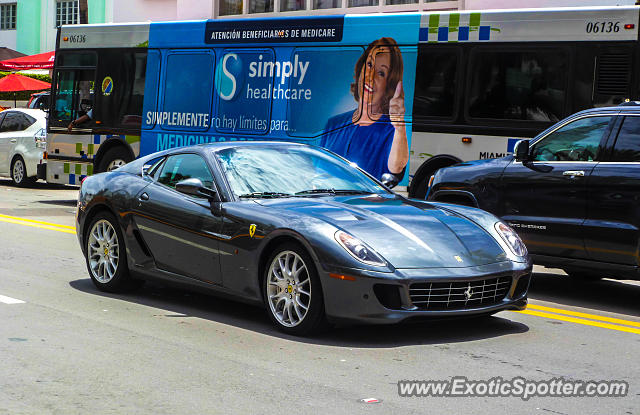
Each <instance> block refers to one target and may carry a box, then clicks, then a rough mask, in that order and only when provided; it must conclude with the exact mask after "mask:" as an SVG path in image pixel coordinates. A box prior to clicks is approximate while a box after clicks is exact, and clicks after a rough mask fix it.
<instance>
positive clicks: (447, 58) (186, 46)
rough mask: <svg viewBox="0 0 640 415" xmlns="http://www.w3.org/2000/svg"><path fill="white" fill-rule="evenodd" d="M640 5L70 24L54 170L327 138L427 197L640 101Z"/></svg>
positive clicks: (61, 36)
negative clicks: (439, 183) (180, 150)
mask: <svg viewBox="0 0 640 415" xmlns="http://www.w3.org/2000/svg"><path fill="white" fill-rule="evenodd" d="M639 11H640V8H639V7H635V6H622V7H590V8H557V9H518V10H493V11H479V12H473V11H464V12H428V13H427V12H424V13H398V14H392V13H390V14H366V15H351V14H349V15H331V16H305V17H285V18H258V19H215V20H202V21H185V22H158V23H156V22H152V23H137V24H101V25H72V26H63V27H62V28H60V29H59V31H58V39H57V46H56V60H55V67H54V73H53V83H52V96H53V99H52V100H51V106H50V108H49V116H48V125H47V155H46V157H47V163H46V172H45V173H44V174H43V175H42V176H46V180H47V181H48V182H51V183H66V184H79V182H80V181H81V180H82V178H83V177H84V176H86V175H90V174H93V173H96V172H101V171H107V170H112V169H114V168H117V167H118V166H120V165H122V164H124V163H126V162H129V161H131V160H133V159H134V158H136V157H138V156H139V155H146V154H149V153H152V152H155V151H159V150H164V149H167V148H172V147H180V146H187V145H192V144H198V143H208V142H215V141H228V140H284V141H297V142H304V143H309V144H313V145H321V146H324V147H326V148H328V149H329V150H331V151H334V152H336V153H337V154H340V155H343V156H345V157H346V158H347V159H349V160H351V161H353V162H354V163H356V164H358V165H359V166H360V167H361V168H363V169H364V170H365V171H367V172H369V173H370V174H372V175H373V176H377V178H378V179H380V175H381V174H383V173H391V174H393V175H395V177H396V178H397V181H398V182H399V184H400V185H401V186H407V190H408V193H409V195H410V196H412V197H424V194H425V192H426V186H427V182H428V180H429V178H430V176H431V175H432V174H433V173H434V172H435V171H436V170H437V169H438V168H442V167H445V166H448V165H452V164H454V163H458V162H461V161H466V160H473V159H479V158H494V157H501V156H504V155H507V154H508V153H510V152H511V151H512V150H513V146H514V144H515V142H516V141H518V140H519V139H522V138H530V137H533V136H534V135H535V134H537V133H538V132H540V131H541V130H543V129H544V128H546V127H548V126H550V125H551V124H553V123H554V122H556V121H558V120H560V119H562V118H564V117H565V116H567V115H569V114H571V113H573V112H575V111H578V110H581V109H585V108H590V107H594V106H606V105H611V104H617V103H619V102H621V101H623V100H625V99H632V100H635V99H638V95H639V93H638V92H639V89H640V85H639V84H638V75H637V74H638V64H639V63H638V59H640V53H638V51H637V49H638V24H639V23H640V21H639V17H640V13H639Z"/></svg>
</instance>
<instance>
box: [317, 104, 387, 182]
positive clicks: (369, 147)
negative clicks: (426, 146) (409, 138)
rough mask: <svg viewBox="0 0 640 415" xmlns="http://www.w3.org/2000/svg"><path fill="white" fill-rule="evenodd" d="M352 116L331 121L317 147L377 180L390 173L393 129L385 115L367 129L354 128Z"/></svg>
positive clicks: (349, 113)
mask: <svg viewBox="0 0 640 415" xmlns="http://www.w3.org/2000/svg"><path fill="white" fill-rule="evenodd" d="M352 116H353V111H347V112H345V113H343V114H340V115H336V116H335V117H332V118H330V119H329V121H328V122H327V125H326V127H325V129H324V134H323V136H322V139H321V140H320V145H321V146H322V147H324V148H326V149H328V150H331V151H333V152H334V153H336V154H339V155H341V156H342V157H344V158H346V159H347V160H349V161H352V162H354V163H356V164H358V166H359V167H360V168H361V169H363V170H365V171H366V172H367V173H369V174H370V175H372V176H373V177H375V178H377V179H380V178H381V177H382V175H383V174H384V173H390V172H389V168H388V167H387V165H388V161H389V153H391V144H392V143H393V134H394V133H395V128H393V125H392V124H391V120H390V119H389V116H388V115H386V114H385V115H383V116H382V117H380V119H379V120H378V121H377V122H374V123H373V124H371V125H367V126H361V125H357V124H353V121H352Z"/></svg>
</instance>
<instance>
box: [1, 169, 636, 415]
mask: <svg viewBox="0 0 640 415" xmlns="http://www.w3.org/2000/svg"><path fill="white" fill-rule="evenodd" d="M76 193H77V189H76V188H73V187H64V186H51V185H47V184H44V183H41V182H38V183H37V184H36V185H35V186H34V187H33V188H30V189H19V188H16V187H13V186H12V185H11V184H10V181H8V180H4V179H0V322H1V323H0V356H1V357H2V359H1V361H0V414H87V413H91V414H133V413H135V414H194V413H197V414H216V413H220V414H222V413H225V414H226V413H239V414H267V413H269V414H270V413H301V414H321V413H322V414H334V413H336V414H342V413H348V414H356V413H367V414H368V413H376V414H377V413H380V414H412V413H417V414H464V413H469V414H471V413H473V414H501V413H509V414H545V415H549V414H581V415H583V414H640V371H639V370H638V361H639V358H638V351H640V301H639V299H640V284H638V283H637V282H631V281H612V280H603V281H600V282H594V283H583V284H579V283H576V282H573V281H571V280H570V279H569V278H568V277H567V276H565V275H564V273H562V271H558V270H547V269H543V268H536V273H535V275H534V281H533V284H532V287H531V291H530V299H531V300H530V304H531V305H530V307H529V308H528V309H527V310H526V311H525V312H523V313H516V312H502V313H499V314H497V315H495V316H494V317H491V318H488V319H482V320H456V321H448V322H431V323H421V324H414V325H407V324H405V325H396V326H356V327H353V326H352V327H340V328H336V329H333V330H331V331H328V332H325V333H322V334H320V335H318V336H316V337H313V338H306V339H301V338H295V337H290V336H286V335H283V334H281V333H279V332H277V331H275V330H274V329H273V328H272V327H271V325H270V322H269V321H268V318H267V316H266V314H265V312H264V311H263V310H261V309H260V308H256V307H249V306H246V305H243V304H239V303H235V302H231V301H228V300H226V299H224V298H216V297H209V296H204V295H200V294H191V293H188V292H182V291H177V290H174V289H169V288H166V287H162V286H159V285H154V284H151V285H149V284H148V285H146V286H145V287H144V288H143V289H142V290H140V291H139V292H136V293H134V294H127V295H108V294H104V293H101V292H99V291H97V290H96V289H95V288H94V286H93V284H92V283H91V282H90V280H89V277H88V274H87V271H86V268H85V263H84V258H83V256H82V254H81V251H80V247H79V245H78V241H77V239H76V236H75V232H74V231H73V223H74V218H73V215H74V211H75V198H76ZM51 224H54V225H51ZM55 225H60V226H55ZM453 376H466V377H468V378H469V379H473V380H489V379H491V378H493V377H496V376H501V377H502V378H504V379H511V378H515V377H519V376H520V377H524V378H526V379H528V380H535V381H540V380H551V379H552V378H556V377H563V378H566V379H570V380H583V381H587V380H623V381H626V382H628V384H629V393H628V395H627V396H626V397H618V398H606V397H601V398H592V397H571V398H561V397H533V398H531V399H528V400H523V399H520V398H518V397H412V398H405V397H400V396H399V395H398V385H397V382H398V381H400V380H448V379H450V378H451V377H453ZM363 398H376V399H378V400H379V401H381V402H379V403H361V402H360V399H363Z"/></svg>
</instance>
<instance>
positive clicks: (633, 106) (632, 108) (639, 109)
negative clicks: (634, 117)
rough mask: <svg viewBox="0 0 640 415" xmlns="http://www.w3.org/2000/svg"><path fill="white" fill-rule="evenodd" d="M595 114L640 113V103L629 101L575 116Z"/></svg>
mask: <svg viewBox="0 0 640 415" xmlns="http://www.w3.org/2000/svg"><path fill="white" fill-rule="evenodd" d="M593 112H597V113H603V112H616V113H617V112H624V113H628V112H631V113H640V101H627V102H623V103H622V104H620V105H616V106H611V107H596V108H589V109H586V110H583V111H580V112H577V113H575V114H573V115H581V114H590V113H593Z"/></svg>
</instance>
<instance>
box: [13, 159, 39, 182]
mask: <svg viewBox="0 0 640 415" xmlns="http://www.w3.org/2000/svg"><path fill="white" fill-rule="evenodd" d="M11 180H13V183H14V184H15V185H16V186H20V187H24V186H28V185H31V184H33V183H35V182H36V180H38V179H37V177H27V166H26V164H25V163H24V159H23V158H22V157H21V156H18V157H16V158H15V159H13V162H12V163H11Z"/></svg>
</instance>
